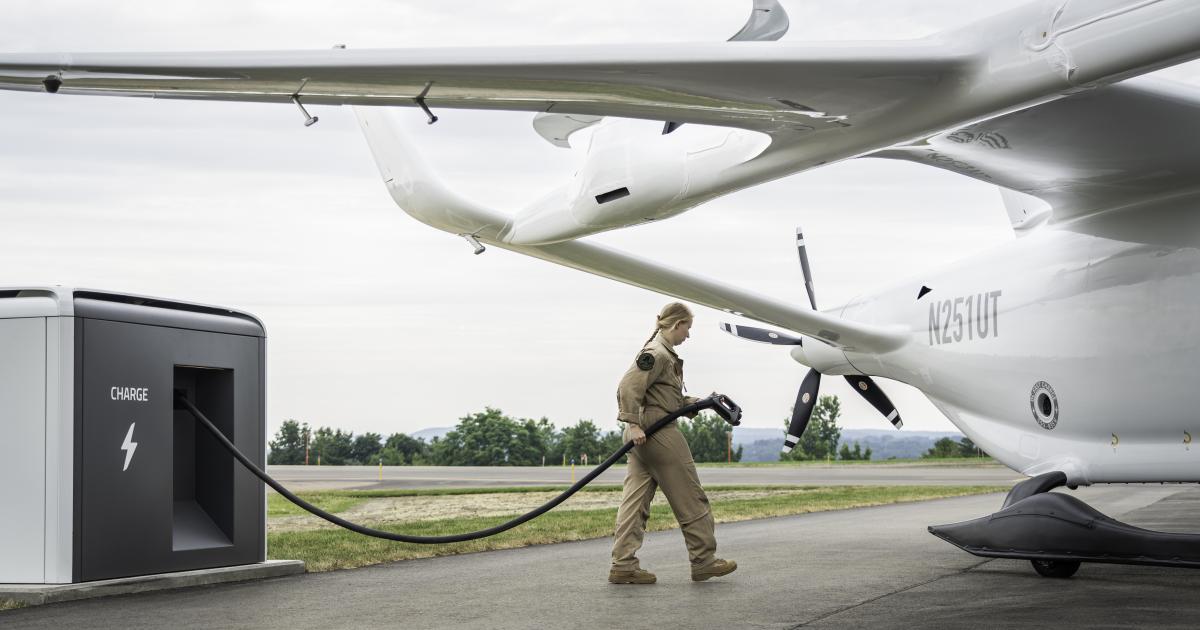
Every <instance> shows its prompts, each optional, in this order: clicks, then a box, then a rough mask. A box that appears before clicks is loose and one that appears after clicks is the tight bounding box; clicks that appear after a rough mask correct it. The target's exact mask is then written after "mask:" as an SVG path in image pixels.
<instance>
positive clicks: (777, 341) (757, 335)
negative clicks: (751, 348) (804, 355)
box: [721, 322, 804, 346]
mask: <svg viewBox="0 0 1200 630" xmlns="http://www.w3.org/2000/svg"><path fill="white" fill-rule="evenodd" d="M721 330H724V331H725V332H727V333H729V334H731V335H733V336H734V337H738V338H739V339H745V340H746V341H753V342H756V343H769V344H772V345H776V346H802V345H804V342H803V341H802V340H801V339H800V338H799V337H793V336H791V335H789V334H786V333H781V332H775V331H773V330H767V329H766V328H756V327H754V326H737V325H734V324H726V323H725V322H721Z"/></svg>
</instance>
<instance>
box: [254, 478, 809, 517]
mask: <svg viewBox="0 0 1200 630" xmlns="http://www.w3.org/2000/svg"><path fill="white" fill-rule="evenodd" d="M569 487H570V486H512V487H497V488H487V487H483V488H392V489H383V490H312V491H305V492H297V493H296V494H298V495H300V498H302V499H304V500H305V501H308V502H309V503H312V504H313V505H316V506H317V507H319V508H321V509H323V510H325V511H327V512H332V513H334V514H337V513H338V512H345V511H346V510H349V509H351V508H354V507H357V506H359V505H361V504H362V503H363V502H365V501H366V500H367V499H387V498H393V497H442V496H455V495H464V494H526V493H530V492H562V491H563V490H566V489H567V488H569ZM815 487H817V486H811V485H810V486H801V485H794V484H757V485H754V484H749V485H748V484H742V485H737V484H730V485H724V486H705V488H707V489H708V490H713V491H715V490H734V491H740V490H746V491H772V492H774V491H787V490H806V489H812V488H815ZM620 491H621V485H620V484H592V485H588V486H584V487H583V488H582V489H580V492H620ZM303 514H308V512H306V511H304V510H303V509H301V508H299V507H297V506H296V504H294V503H292V502H291V501H288V500H287V499H285V498H283V497H282V496H281V495H279V494H277V493H275V492H274V491H268V492H267V516H298V515H303Z"/></svg>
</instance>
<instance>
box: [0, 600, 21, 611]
mask: <svg viewBox="0 0 1200 630" xmlns="http://www.w3.org/2000/svg"><path fill="white" fill-rule="evenodd" d="M25 606H26V604H25V602H19V601H17V600H15V599H0V610H16V609H18V608H24V607H25Z"/></svg>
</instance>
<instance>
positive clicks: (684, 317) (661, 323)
mask: <svg viewBox="0 0 1200 630" xmlns="http://www.w3.org/2000/svg"><path fill="white" fill-rule="evenodd" d="M690 319H694V317H693V316H692V311H691V309H689V308H688V307H687V305H685V304H683V303H681V302H671V303H670V304H668V305H666V306H664V307H663V308H662V310H661V311H659V312H658V318H657V319H656V320H655V321H654V331H653V332H651V333H650V338H649V339H647V340H646V343H650V342H651V341H653V340H654V335H657V334H658V331H660V330H671V328H672V327H673V326H675V324H678V323H679V322H684V321H688V320H690ZM642 345H646V344H642Z"/></svg>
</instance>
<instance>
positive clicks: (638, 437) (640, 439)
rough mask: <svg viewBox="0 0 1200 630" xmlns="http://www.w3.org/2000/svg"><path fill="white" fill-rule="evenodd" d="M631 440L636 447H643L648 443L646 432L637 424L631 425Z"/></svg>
mask: <svg viewBox="0 0 1200 630" xmlns="http://www.w3.org/2000/svg"><path fill="white" fill-rule="evenodd" d="M629 439H631V440H633V444H634V445H635V446H641V445H642V444H645V443H646V432H645V431H643V430H642V427H639V426H638V425H636V424H631V425H629Z"/></svg>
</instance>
